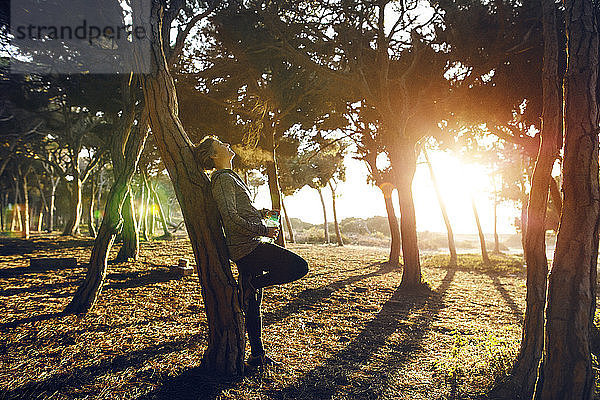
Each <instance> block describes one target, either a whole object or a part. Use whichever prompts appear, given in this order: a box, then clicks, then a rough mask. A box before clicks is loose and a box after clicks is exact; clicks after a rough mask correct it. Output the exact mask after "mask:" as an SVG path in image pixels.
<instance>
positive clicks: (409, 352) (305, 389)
mask: <svg viewBox="0 0 600 400" xmlns="http://www.w3.org/2000/svg"><path fill="white" fill-rule="evenodd" d="M454 273H455V271H454V270H453V269H451V270H448V271H447V273H446V276H445V277H444V279H443V281H442V283H441V284H440V286H439V287H438V288H437V290H436V291H435V292H430V291H418V292H410V291H405V290H403V289H397V290H396V291H395V292H394V294H393V295H392V296H391V298H390V299H389V300H388V301H387V302H386V303H385V304H384V305H383V307H382V309H381V311H380V312H379V313H378V314H377V315H376V316H375V318H374V319H372V320H371V321H369V322H368V323H367V324H366V326H365V327H364V328H363V330H362V331H361V332H360V333H359V334H358V336H356V337H355V338H354V339H353V340H352V341H351V342H350V343H349V344H348V346H346V347H345V348H344V349H343V350H340V351H338V352H337V353H335V354H334V355H332V356H331V357H330V358H329V359H327V360H326V361H325V362H324V363H323V364H322V365H320V366H317V367H316V368H314V369H312V370H310V371H309V372H307V373H306V374H305V375H304V376H302V377H300V378H299V380H298V382H297V383H295V384H293V385H292V386H288V387H286V388H284V389H282V390H281V391H277V392H271V393H269V395H271V396H272V397H273V398H277V399H331V398H333V397H334V396H335V395H336V393H337V392H338V391H339V390H340V389H341V388H342V387H348V386H351V388H350V389H351V391H352V394H351V396H352V397H354V398H357V399H378V398H381V395H382V393H381V391H382V390H383V389H385V388H386V387H387V385H388V379H389V377H390V375H392V374H393V373H394V372H396V371H398V369H399V368H400V367H401V365H402V364H404V363H406V362H407V361H409V360H410V359H411V358H412V357H413V355H414V352H415V351H416V350H418V349H419V347H420V344H421V342H422V340H423V337H424V335H425V333H426V332H427V329H428V327H429V325H430V324H431V323H432V322H433V321H434V320H435V319H436V316H437V314H438V313H439V311H440V310H441V309H442V307H443V301H442V300H443V297H444V296H445V293H446V290H447V289H448V287H449V286H450V283H451V282H452V279H453V278H454ZM415 314H419V315H418V317H419V320H418V321H417V322H416V323H413V322H410V321H407V319H409V318H410V317H411V316H412V315H415ZM399 330H400V331H401V333H402V334H403V339H402V340H401V341H400V342H398V343H396V344H395V345H394V346H393V349H392V351H391V353H390V355H389V356H388V357H387V358H386V360H384V361H383V362H381V363H380V367H378V368H375V369H374V370H373V369H372V370H369V369H368V367H369V361H370V360H371V359H372V358H374V357H375V354H376V353H377V352H378V351H379V350H380V349H381V348H383V347H384V346H386V345H387V342H388V338H389V337H390V336H391V335H393V334H394V333H396V332H397V331H399ZM359 372H360V375H361V376H362V377H361V378H360V380H358V379H356V378H353V377H352V376H351V375H352V374H353V373H359Z"/></svg>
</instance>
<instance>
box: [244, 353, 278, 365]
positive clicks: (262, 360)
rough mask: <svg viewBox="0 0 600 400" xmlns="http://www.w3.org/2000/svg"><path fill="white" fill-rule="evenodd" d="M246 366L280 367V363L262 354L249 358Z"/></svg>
mask: <svg viewBox="0 0 600 400" xmlns="http://www.w3.org/2000/svg"><path fill="white" fill-rule="evenodd" d="M246 364H248V366H250V367H266V366H270V367H280V366H281V365H282V364H281V363H280V362H278V361H275V360H273V359H272V358H271V357H269V356H268V355H266V354H262V355H260V356H250V358H249V359H248V361H247V362H246Z"/></svg>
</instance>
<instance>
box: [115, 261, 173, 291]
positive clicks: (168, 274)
mask: <svg viewBox="0 0 600 400" xmlns="http://www.w3.org/2000/svg"><path fill="white" fill-rule="evenodd" d="M153 267H158V269H151V270H146V271H130V272H115V273H111V274H108V275H107V276H106V277H107V278H108V279H110V280H117V281H120V282H113V283H110V284H108V285H106V287H107V288H111V289H128V288H136V287H140V286H146V285H153V284H155V283H162V282H169V281H172V280H176V279H181V275H179V274H178V273H176V272H174V271H171V269H169V267H168V266H167V265H153Z"/></svg>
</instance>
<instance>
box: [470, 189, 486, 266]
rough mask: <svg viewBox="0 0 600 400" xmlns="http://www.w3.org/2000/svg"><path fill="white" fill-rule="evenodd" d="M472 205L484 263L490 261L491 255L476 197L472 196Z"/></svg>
mask: <svg viewBox="0 0 600 400" xmlns="http://www.w3.org/2000/svg"><path fill="white" fill-rule="evenodd" d="M471 207H472V208H473V215H474V216H475V224H476V225H477V233H478V234H479V245H480V246H481V258H482V260H483V262H484V264H489V263H490V257H489V256H488V252H487V247H486V245H485V236H484V235H483V230H482V229H481V222H480V221H479V213H478V212H477V206H476V205H475V199H474V198H473V196H471Z"/></svg>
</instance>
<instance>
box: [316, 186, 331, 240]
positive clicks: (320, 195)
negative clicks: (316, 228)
mask: <svg viewBox="0 0 600 400" xmlns="http://www.w3.org/2000/svg"><path fill="white" fill-rule="evenodd" d="M317 192H319V198H320V199H321V206H322V207H323V231H324V235H325V243H327V244H328V243H329V223H328V222H327V209H326V208H325V200H324V199H323V190H322V189H321V188H317Z"/></svg>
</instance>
